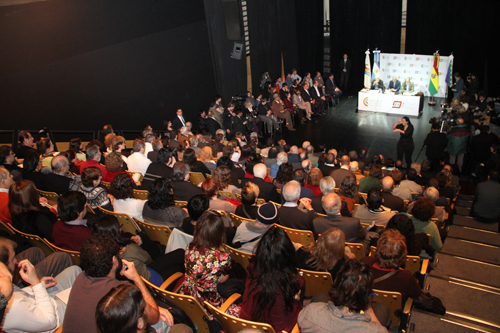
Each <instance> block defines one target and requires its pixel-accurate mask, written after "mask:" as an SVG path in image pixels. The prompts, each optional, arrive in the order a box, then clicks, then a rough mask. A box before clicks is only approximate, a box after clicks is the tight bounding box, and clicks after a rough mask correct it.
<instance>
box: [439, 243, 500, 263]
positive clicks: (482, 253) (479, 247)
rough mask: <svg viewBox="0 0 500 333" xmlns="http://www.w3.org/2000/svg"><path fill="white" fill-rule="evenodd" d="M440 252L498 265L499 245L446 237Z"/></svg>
mask: <svg viewBox="0 0 500 333" xmlns="http://www.w3.org/2000/svg"><path fill="white" fill-rule="evenodd" d="M441 252H442V253H446V254H451V255H456V256H460V257H464V258H469V259H474V260H479V261H484V262H487V263H490V264H494V265H500V247H498V246H495V245H489V244H483V243H478V242H474V241H469V240H465V239H457V238H451V237H448V238H446V241H445V242H444V245H443V248H442V249H441Z"/></svg>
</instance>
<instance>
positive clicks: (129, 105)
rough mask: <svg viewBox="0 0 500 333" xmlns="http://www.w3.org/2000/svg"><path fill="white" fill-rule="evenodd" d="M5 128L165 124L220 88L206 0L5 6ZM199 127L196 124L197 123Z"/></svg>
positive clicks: (0, 88) (0, 22)
mask: <svg viewBox="0 0 500 333" xmlns="http://www.w3.org/2000/svg"><path fill="white" fill-rule="evenodd" d="M0 17H1V19H0V31H1V33H0V101H1V102H0V114H2V122H1V123H0V128H5V129H11V128H17V129H23V128H31V129H36V128H42V127H44V126H47V127H49V128H51V129H67V130H73V129H81V130H84V129H85V130H87V129H89V130H95V129H96V128H101V127H102V125H103V124H105V123H111V124H113V126H114V127H115V128H116V129H138V128H142V126H144V124H146V123H149V124H151V125H152V126H153V127H154V128H155V129H159V128H160V129H161V126H162V121H163V120H164V119H171V118H172V117H173V116H175V110H176V109H177V108H179V107H180V108H182V109H183V110H184V113H185V117H186V119H187V120H190V121H194V122H195V123H196V120H197V111H198V110H199V109H201V108H202V107H207V106H208V103H209V102H210V100H212V99H213V96H214V95H215V94H216V89H215V85H214V81H215V79H214V69H213V68H212V61H211V53H210V44H209V42H208V32H207V22H206V19H205V9H204V6H203V3H200V2H199V1H197V0H183V1H156V0H143V1H137V0H122V1H120V2H116V1H111V0H86V1H79V0H66V1H43V2H33V3H26V4H22V5H11V6H2V7H0ZM195 126H196V124H195Z"/></svg>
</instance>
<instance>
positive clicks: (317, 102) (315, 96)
mask: <svg viewBox="0 0 500 333" xmlns="http://www.w3.org/2000/svg"><path fill="white" fill-rule="evenodd" d="M309 92H310V94H311V98H312V100H313V104H314V107H315V109H316V114H318V115H321V114H324V113H325V96H323V91H321V90H320V88H319V82H318V81H317V80H314V81H313V86H312V87H311V89H309Z"/></svg>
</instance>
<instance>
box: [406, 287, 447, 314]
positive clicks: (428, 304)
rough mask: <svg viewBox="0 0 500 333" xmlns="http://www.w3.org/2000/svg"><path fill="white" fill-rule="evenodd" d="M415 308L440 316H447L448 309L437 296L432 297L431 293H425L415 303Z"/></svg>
mask: <svg viewBox="0 0 500 333" xmlns="http://www.w3.org/2000/svg"><path fill="white" fill-rule="evenodd" d="M413 305H414V306H415V308H417V309H419V310H423V311H427V312H432V313H436V314H438V315H441V316H444V315H445V314H446V308H445V307H444V305H443V302H442V301H441V300H440V299H439V298H438V297H436V296H432V295H431V293H429V292H424V291H422V293H421V294H420V296H419V297H418V298H417V299H415V300H414V301H413Z"/></svg>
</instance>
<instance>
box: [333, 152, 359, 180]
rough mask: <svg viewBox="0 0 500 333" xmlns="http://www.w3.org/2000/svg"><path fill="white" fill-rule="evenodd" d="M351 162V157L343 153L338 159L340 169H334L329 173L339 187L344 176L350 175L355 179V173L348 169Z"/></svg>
mask: <svg viewBox="0 0 500 333" xmlns="http://www.w3.org/2000/svg"><path fill="white" fill-rule="evenodd" d="M350 164H351V159H350V158H349V156H347V155H344V156H342V158H341V159H340V169H337V170H334V171H332V172H331V173H330V176H331V177H332V178H333V179H334V180H335V185H336V186H337V187H340V186H341V185H342V181H343V180H344V178H346V177H348V176H351V177H353V178H354V179H356V175H355V174H354V173H352V172H351V171H350V170H349V167H350Z"/></svg>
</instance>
